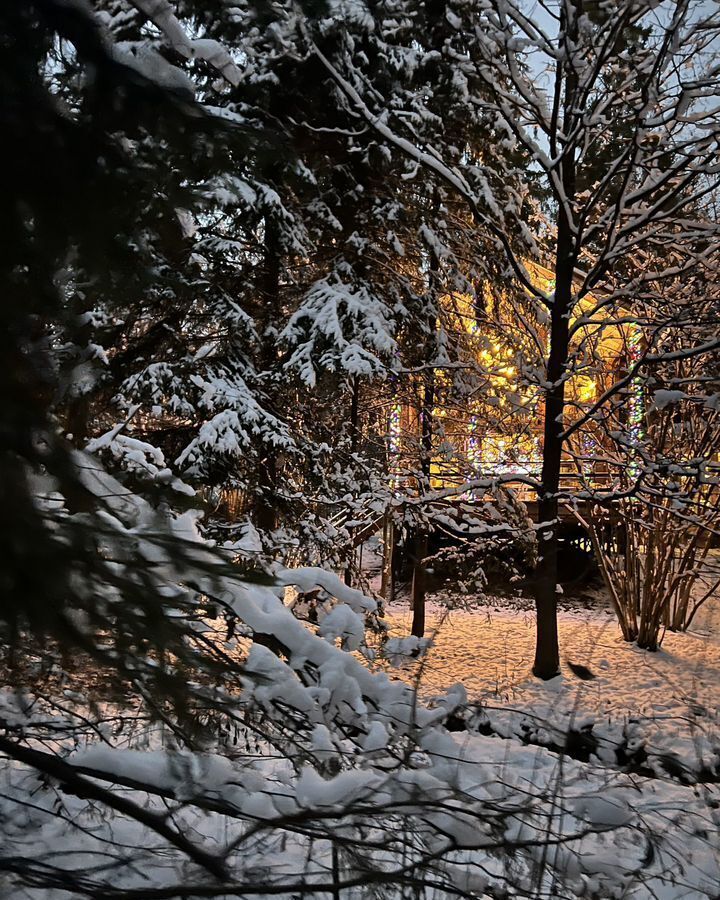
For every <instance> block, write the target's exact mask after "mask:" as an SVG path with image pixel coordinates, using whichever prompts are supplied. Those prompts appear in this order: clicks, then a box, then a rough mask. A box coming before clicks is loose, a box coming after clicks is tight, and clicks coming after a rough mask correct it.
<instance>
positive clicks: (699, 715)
mask: <svg viewBox="0 0 720 900" xmlns="http://www.w3.org/2000/svg"><path fill="white" fill-rule="evenodd" d="M386 620H387V622H388V624H389V626H390V630H391V633H392V634H393V635H394V636H398V637H402V636H403V635H407V634H409V630H410V620H411V617H410V612H409V610H408V608H407V603H403V602H402V601H400V602H397V603H395V604H393V605H392V606H391V607H390V608H389V609H388V611H387V614H386ZM426 633H427V636H428V637H430V638H431V640H432V646H431V647H430V649H429V650H428V652H427V653H426V655H425V657H424V658H423V659H422V660H421V661H418V660H415V659H412V658H409V659H408V660H407V661H406V662H404V663H403V664H401V665H400V666H399V667H396V668H395V673H396V675H397V677H402V678H404V679H406V680H409V681H411V682H414V683H417V684H418V689H419V692H420V694H421V695H422V696H425V697H432V696H433V695H434V694H438V693H441V692H442V691H444V690H446V689H447V688H449V687H451V686H452V685H453V684H456V683H459V684H461V685H463V687H464V689H465V691H466V692H467V695H468V701H469V703H470V704H471V705H472V706H475V705H478V706H480V707H481V713H480V718H481V720H482V721H488V722H489V723H490V725H491V726H492V730H493V731H494V732H498V733H501V734H515V735H517V736H519V737H523V738H525V739H528V740H531V741H532V742H536V741H537V742H540V743H543V744H546V745H547V744H555V745H558V744H559V745H563V744H564V743H565V735H566V732H567V730H568V729H574V730H575V731H580V732H582V733H584V734H585V735H587V734H592V736H593V739H594V740H597V741H598V743H599V747H598V755H599V756H600V758H603V759H606V760H608V761H609V760H610V759H611V758H614V757H615V751H616V749H617V748H618V747H620V746H622V750H621V752H625V753H630V754H633V755H634V756H635V757H636V758H637V759H641V758H642V755H643V751H645V753H647V754H648V755H649V757H650V762H649V765H650V767H651V768H655V769H658V770H660V769H662V771H663V772H664V773H665V774H667V770H668V769H670V770H671V772H672V770H673V768H674V767H673V760H676V761H677V765H678V766H680V767H681V768H686V769H688V770H689V772H695V773H696V774H700V776H701V777H704V778H707V777H708V772H707V771H705V770H711V771H716V772H717V775H718V777H720V599H717V598H715V599H712V600H710V601H709V602H708V603H707V604H706V605H705V606H704V607H703V608H702V609H701V611H700V613H699V614H698V616H697V619H696V622H695V623H694V624H693V627H692V629H691V631H690V632H688V633H686V634H678V633H671V632H668V633H667V634H666V635H665V638H664V641H663V644H662V648H661V650H660V651H658V652H657V653H649V652H647V651H643V650H639V649H638V648H637V647H636V646H635V645H632V644H628V643H626V642H625V641H623V639H622V635H621V633H620V629H619V627H618V625H617V621H616V619H615V617H614V615H613V614H612V611H611V610H609V609H608V608H606V607H604V606H603V605H602V604H601V603H600V604H599V605H598V606H596V607H595V608H590V609H587V608H584V609H574V610H569V609H567V610H564V611H561V612H560V614H559V633H560V646H561V656H562V660H563V665H562V675H561V676H560V677H558V678H556V679H553V680H552V681H550V682H541V681H539V680H538V679H535V678H533V677H532V676H531V675H530V668H531V665H532V659H533V653H534V646H535V625H534V619H533V615H532V613H531V612H528V611H524V610H518V609H515V608H511V607H508V606H502V605H493V606H488V605H479V606H477V607H476V608H474V609H472V610H469V609H458V610H453V611H448V608H447V606H443V605H440V604H438V603H433V602H430V603H429V604H428V629H427V632H426ZM568 662H570V663H573V664H575V665H582V666H585V667H586V668H587V669H589V670H590V672H591V673H592V674H593V675H594V677H593V678H592V679H590V680H581V679H579V678H578V677H577V676H576V675H575V674H574V673H573V672H572V670H571V669H570V667H569V666H568V665H567V663H568ZM591 740H592V739H591ZM658 759H660V763H658ZM658 767H659V768H658ZM672 773H673V774H676V773H674V772H672ZM703 773H704V775H703ZM690 777H691V776H690V775H689V774H688V778H687V779H686V780H688V779H689V778H690Z"/></svg>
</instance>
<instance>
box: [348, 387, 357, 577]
mask: <svg viewBox="0 0 720 900" xmlns="http://www.w3.org/2000/svg"><path fill="white" fill-rule="evenodd" d="M359 410H360V378H359V376H358V375H353V378H352V396H351V398H350V456H354V455H355V453H357V448H358V442H359V437H360V428H359ZM350 553H351V556H350V559H351V561H352V558H353V556H354V555H355V548H354V547H353V548H352V549H351V551H350ZM344 580H345V584H346V585H347V586H348V587H351V586H352V571H351V566H350V563H348V565H347V566H346V567H345V573H344Z"/></svg>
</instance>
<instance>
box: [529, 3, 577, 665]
mask: <svg viewBox="0 0 720 900" xmlns="http://www.w3.org/2000/svg"><path fill="white" fill-rule="evenodd" d="M574 12H575V13H576V14H577V15H579V13H580V12H581V9H575V10H574ZM577 15H573V17H572V20H571V22H570V28H569V35H568V37H569V40H570V41H571V42H572V41H573V39H574V38H576V37H577ZM566 24H567V20H566ZM560 65H561V66H563V67H566V76H565V94H564V98H563V126H562V131H563V135H568V134H570V133H571V130H572V123H573V120H574V116H575V114H576V110H575V109H574V106H575V95H576V92H577V90H576V89H577V76H576V74H575V70H574V68H573V65H572V62H571V61H570V62H568V61H567V60H565V61H563V62H562V63H560ZM564 139H565V138H564V137H563V140H564ZM553 149H554V148H553ZM560 174H561V182H562V194H563V195H564V196H560V197H558V220H557V238H556V256H555V295H554V298H553V302H552V304H551V305H550V353H549V356H548V365H547V382H548V387H547V389H546V391H545V420H544V429H543V463H542V472H541V476H540V481H541V487H540V496H539V497H538V524H539V525H540V528H539V529H538V564H537V568H536V571H535V609H536V612H537V627H536V642H535V662H534V664H533V674H534V675H536V676H537V677H538V678H542V679H544V680H547V679H549V678H554V677H555V676H556V675H558V674H559V672H560V648H559V643H558V625H557V594H558V543H559V542H558V532H559V525H560V522H559V519H558V512H559V508H558V507H559V504H558V493H559V489H560V472H561V463H562V451H563V438H562V434H563V430H564V423H563V416H564V411H565V377H566V373H567V366H568V356H569V333H570V314H571V312H572V306H573V275H574V272H575V261H576V260H575V256H576V238H575V234H574V232H573V228H572V224H571V221H570V217H569V209H568V207H571V206H572V204H573V200H574V197H575V189H576V187H575V186H576V164H575V147H574V144H572V143H569V144H566V145H565V146H564V148H563V154H562V162H561V169H560Z"/></svg>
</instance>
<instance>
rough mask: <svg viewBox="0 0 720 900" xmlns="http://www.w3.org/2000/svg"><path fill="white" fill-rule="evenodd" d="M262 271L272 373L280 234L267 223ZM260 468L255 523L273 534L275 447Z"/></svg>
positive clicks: (263, 363) (263, 329)
mask: <svg viewBox="0 0 720 900" xmlns="http://www.w3.org/2000/svg"><path fill="white" fill-rule="evenodd" d="M264 250H265V253H264V259H263V264H262V270H261V272H260V284H259V287H260V298H261V304H260V309H259V315H258V320H259V325H260V328H259V329H258V330H259V332H260V340H261V342H262V343H261V347H260V360H259V361H260V368H261V369H262V370H263V371H266V372H272V369H273V366H274V365H275V362H276V360H275V338H274V337H273V336H271V335H268V328H269V326H270V324H271V322H272V316H273V314H274V313H276V312H277V310H278V308H279V305H280V250H279V247H278V240H277V234H276V232H275V228H274V227H273V226H272V225H271V223H270V222H268V221H267V220H266V222H265V247H264ZM263 451H264V456H263V458H262V459H261V460H260V461H259V467H258V488H259V491H258V496H257V498H256V503H255V516H254V518H255V524H256V525H257V527H258V529H259V530H260V531H261V532H270V531H274V530H275V528H276V527H277V514H278V510H277V481H278V471H277V458H276V452H275V448H274V447H273V446H271V445H269V444H268V446H267V447H265V448H263Z"/></svg>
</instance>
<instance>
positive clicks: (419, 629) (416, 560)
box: [410, 528, 428, 637]
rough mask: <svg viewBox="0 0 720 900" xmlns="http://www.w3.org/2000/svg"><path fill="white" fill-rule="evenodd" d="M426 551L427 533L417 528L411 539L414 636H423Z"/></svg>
mask: <svg viewBox="0 0 720 900" xmlns="http://www.w3.org/2000/svg"><path fill="white" fill-rule="evenodd" d="M427 553H428V534H427V531H426V530H425V529H424V528H421V529H418V531H417V532H416V534H415V539H414V541H413V577H412V593H411V597H412V628H411V631H410V633H411V634H413V635H414V636H415V637H424V636H425V594H426V593H427V585H426V573H425V557H426V556H427Z"/></svg>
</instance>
